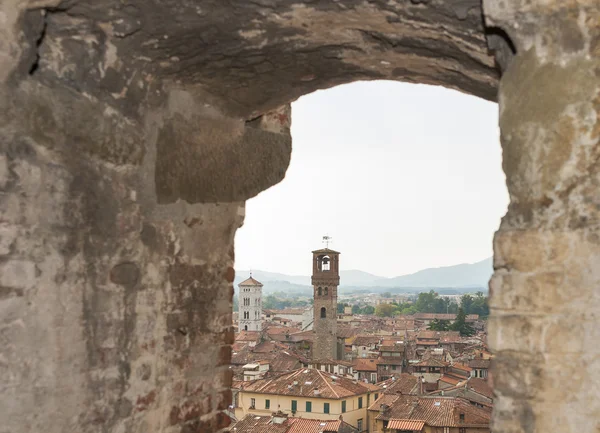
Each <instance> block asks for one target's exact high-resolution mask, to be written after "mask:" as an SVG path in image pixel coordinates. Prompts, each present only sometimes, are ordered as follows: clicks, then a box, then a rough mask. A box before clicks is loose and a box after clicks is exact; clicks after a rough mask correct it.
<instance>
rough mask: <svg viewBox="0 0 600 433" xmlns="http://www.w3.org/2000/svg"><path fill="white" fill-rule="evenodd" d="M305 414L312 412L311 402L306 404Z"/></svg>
mask: <svg viewBox="0 0 600 433" xmlns="http://www.w3.org/2000/svg"><path fill="white" fill-rule="evenodd" d="M306 412H312V402H310V401H307V402H306Z"/></svg>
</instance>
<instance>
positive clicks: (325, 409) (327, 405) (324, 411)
mask: <svg viewBox="0 0 600 433" xmlns="http://www.w3.org/2000/svg"><path fill="white" fill-rule="evenodd" d="M323 413H329V403H323Z"/></svg>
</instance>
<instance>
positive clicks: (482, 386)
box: [466, 377, 494, 398]
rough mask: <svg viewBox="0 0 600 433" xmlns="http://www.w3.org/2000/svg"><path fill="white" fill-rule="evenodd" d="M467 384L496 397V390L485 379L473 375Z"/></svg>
mask: <svg viewBox="0 0 600 433" xmlns="http://www.w3.org/2000/svg"><path fill="white" fill-rule="evenodd" d="M466 386H467V387H468V388H470V389H472V390H473V391H475V392H476V393H478V394H481V395H483V396H485V397H488V398H494V390H493V389H492V387H491V386H490V385H489V383H487V381H485V380H483V379H480V378H478V377H472V378H470V379H469V381H468V382H467V385H466Z"/></svg>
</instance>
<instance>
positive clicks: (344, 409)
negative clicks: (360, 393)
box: [342, 400, 346, 413]
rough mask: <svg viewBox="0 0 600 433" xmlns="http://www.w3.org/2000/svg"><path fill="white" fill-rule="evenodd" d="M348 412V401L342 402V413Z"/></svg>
mask: <svg viewBox="0 0 600 433" xmlns="http://www.w3.org/2000/svg"><path fill="white" fill-rule="evenodd" d="M344 412H346V400H344V401H342V413H344Z"/></svg>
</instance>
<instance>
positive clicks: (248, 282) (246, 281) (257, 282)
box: [238, 277, 263, 287]
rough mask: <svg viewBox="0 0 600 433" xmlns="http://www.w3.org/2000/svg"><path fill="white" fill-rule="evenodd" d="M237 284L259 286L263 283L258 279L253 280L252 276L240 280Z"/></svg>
mask: <svg viewBox="0 0 600 433" xmlns="http://www.w3.org/2000/svg"><path fill="white" fill-rule="evenodd" d="M238 286H253V287H256V286H260V287H262V286H263V284H262V283H261V282H260V281H257V280H255V279H254V278H252V277H250V278H248V279H247V280H244V281H242V282H241V283H240V284H238Z"/></svg>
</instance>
